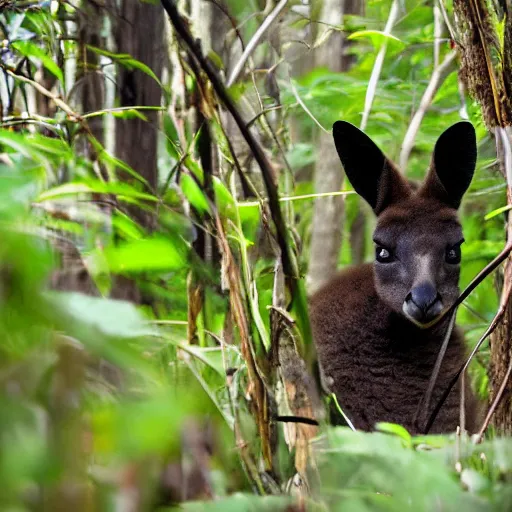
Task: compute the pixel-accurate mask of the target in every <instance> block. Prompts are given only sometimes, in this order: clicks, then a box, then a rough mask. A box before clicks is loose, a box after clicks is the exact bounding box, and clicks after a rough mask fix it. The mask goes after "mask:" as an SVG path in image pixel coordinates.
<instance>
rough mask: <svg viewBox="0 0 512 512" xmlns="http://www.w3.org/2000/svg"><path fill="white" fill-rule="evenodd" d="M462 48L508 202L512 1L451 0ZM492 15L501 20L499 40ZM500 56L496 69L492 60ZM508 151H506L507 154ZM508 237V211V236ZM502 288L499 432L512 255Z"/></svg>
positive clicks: (511, 392)
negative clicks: (489, 133) (504, 184)
mask: <svg viewBox="0 0 512 512" xmlns="http://www.w3.org/2000/svg"><path fill="white" fill-rule="evenodd" d="M453 8H454V13H455V15H456V20H457V22H458V26H457V29H458V36H459V38H460V44H459V45H458V47H459V51H460V54H461V64H462V66H461V77H462V79H463V81H464V82H465V83H466V85H467V88H468V90H469V91H470V93H471V94H472V95H473V96H474V97H475V98H476V99H477V100H478V101H479V102H480V104H481V106H482V113H483V117H484V121H485V124H486V125H487V128H488V129H489V130H490V131H491V132H493V133H494V136H495V138H496V147H497V153H498V160H499V162H500V168H501V171H502V173H503V175H504V178H505V179H506V180H507V184H508V190H507V192H508V193H507V200H508V204H509V205H510V204H512V193H511V189H512V162H511V161H510V158H511V157H512V150H511V147H512V137H511V134H512V129H511V126H512V57H511V55H512V5H511V3H510V1H508V0H507V1H505V0H501V1H500V2H493V3H490V2H486V1H485V0H454V2H453ZM490 10H494V11H495V12H490ZM496 20H499V21H500V22H503V23H504V26H505V33H504V39H503V43H502V42H501V41H500V37H499V35H498V30H497V27H496V25H495V23H496ZM497 61H501V62H500V64H501V65H500V67H501V69H499V68H498V66H496V63H497ZM507 154H508V156H507ZM511 237H512V223H511V219H510V213H509V218H508V226H507V238H508V241H509V242H510V240H511ZM503 276H504V281H503V289H502V293H501V304H500V306H501V309H502V310H503V312H504V314H503V317H502V319H501V321H500V323H499V324H498V327H497V328H496V330H495V332H494V333H493V334H492V335H491V340H490V341H491V343H490V344H491V368H490V377H491V402H492V403H493V406H495V405H497V407H496V410H495V412H494V416H493V418H492V421H493V423H494V426H495V427H496V428H497V430H498V432H499V433H501V434H510V433H512V385H511V379H510V373H511V371H510V370H511V368H512V367H511V364H512V300H511V289H512V259H511V258H510V257H509V259H508V260H507V261H506V262H505V268H504V273H503Z"/></svg>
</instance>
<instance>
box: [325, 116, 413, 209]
mask: <svg viewBox="0 0 512 512" xmlns="http://www.w3.org/2000/svg"><path fill="white" fill-rule="evenodd" d="M332 134H333V136H334V144H335V145H336V150H337V151H338V155H339V157H340V160H341V163H342V164H343V168H344V169H345V173H346V174H347V177H348V179H349V180H350V183H352V186H353V187H354V190H355V191H356V192H357V193H358V194H359V195H360V196H361V197H363V198H364V199H365V200H366V201H367V202H368V204H369V205H370V206H371V207H372V208H373V211H374V212H375V213H376V214H377V215H379V214H380V213H381V212H382V211H383V210H384V209H385V208H387V207H388V206H389V205H390V204H392V203H394V202H396V201H399V200H400V199H404V198H406V197H408V196H409V195H410V194H411V189H410V187H409V185H408V184H407V182H406V181H405V180H404V179H403V178H402V176H401V175H400V173H399V172H398V171H397V170H396V168H395V166H394V165H393V163H392V162H391V161H390V160H388V159H387V158H386V157H385V155H384V153H382V151H381V150H380V149H379V148H378V147H377V145H376V144H375V143H374V142H373V141H372V140H371V139H370V137H368V135H366V134H364V133H363V132H362V131H361V130H359V129H358V128H356V127H355V126H354V125H352V124H350V123H347V122H346V121H336V122H335V123H334V125H333V127H332Z"/></svg>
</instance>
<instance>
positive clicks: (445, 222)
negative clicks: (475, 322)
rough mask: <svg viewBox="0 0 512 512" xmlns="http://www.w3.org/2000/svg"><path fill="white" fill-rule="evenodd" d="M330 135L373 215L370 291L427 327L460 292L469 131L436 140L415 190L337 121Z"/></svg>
mask: <svg viewBox="0 0 512 512" xmlns="http://www.w3.org/2000/svg"><path fill="white" fill-rule="evenodd" d="M333 134H334V140H335V143H336V149H337V150H338V154H339V156H340V159H341V161H342V163H343V166H344V168H345V172H346V174H347V176H348V178H349V179H350V182H351V183H352V185H353V186H354V189H355V190H356V192H357V193H358V194H359V195H361V196H362V197H363V198H364V199H366V201H367V202H368V203H369V204H370V206H371V207H372V208H373V210H374V212H375V213H376V214H377V227H376V229H375V232H374V235H373V240H374V242H375V263H374V269H375V286H376V290H377V293H378V294H379V296H380V298H381V299H382V300H383V301H384V302H385V303H386V304H387V305H388V306H389V307H390V308H391V309H393V310H394V311H396V312H398V313H401V314H403V315H405V316H406V317H407V318H408V319H409V320H410V321H412V322H414V323H415V324H417V325H419V326H421V327H428V326H429V325H431V324H432V323H434V322H435V321H436V319H438V318H439V317H440V315H441V314H442V313H443V312H444V311H445V310H446V309H448V308H449V307H450V306H451V305H452V304H453V303H454V302H455V300H456V299H457V297H458V294H459V288H458V282H459V271H460V259H461V258H460V246H461V244H462V242H463V241H464V239H463V236H462V229H461V226H460V223H459V221H458V218H457V209H458V207H459V205H460V201H461V199H462V196H463V194H464V193H465V191H466V190H467V188H468V187H469V184H470V182H471V178H472V176H473V172H474V169H475V163H476V140H475V132H474V129H473V127H472V125H471V124H470V123H467V122H461V123H457V124H455V125H453V126H452V127H451V128H449V129H448V130H446V131H445V132H444V133H443V134H442V135H441V137H439V139H438V141H437V143H436V146H435V148H434V153H433V157H432V163H431V166H430V171H429V172H428V174H427V178H426V179H425V182H424V183H423V185H421V186H420V187H419V188H416V187H414V188H413V187H412V186H411V185H410V184H409V183H408V182H407V181H406V180H405V179H404V178H402V176H401V175H400V173H399V172H398V171H397V169H396V168H395V166H394V165H393V164H392V163H391V162H390V161H389V160H388V159H387V158H386V157H385V156H384V154H383V153H382V152H381V151H380V149H379V148H378V147H377V146H376V145H375V144H374V143H373V142H372V141H371V139H370V138H369V137H367V136H366V135H365V134H364V133H363V132H361V131H360V130H358V129H357V128H355V127H354V126H352V125H351V124H349V123H345V122H342V121H338V122H337V123H335V124H334V127H333Z"/></svg>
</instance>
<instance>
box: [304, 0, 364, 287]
mask: <svg viewBox="0 0 512 512" xmlns="http://www.w3.org/2000/svg"><path fill="white" fill-rule="evenodd" d="M362 8H363V2H362V1H361V0H323V4H322V7H321V10H320V14H319V22H320V23H322V22H325V23H326V25H323V24H321V25H320V31H319V34H318V38H321V37H324V34H325V30H330V28H329V27H330V26H332V25H341V24H342V22H343V15H344V13H346V14H356V13H357V14H359V13H360V12H362ZM344 47H346V44H345V42H344V38H343V34H342V32H341V31H338V30H337V31H332V32H331V34H330V35H329V38H328V39H327V41H326V42H325V43H324V44H322V45H321V46H320V47H319V48H317V50H316V54H315V65H316V66H317V67H327V68H328V69H329V70H330V71H334V72H341V71H346V70H347V69H348V68H349V67H350V65H351V64H352V57H350V56H348V55H345V54H344V52H343V50H344ZM329 128H330V127H329ZM343 178H344V172H343V168H342V166H341V164H340V161H339V158H338V154H337V153H336V149H335V147H334V143H333V140H332V135H331V133H330V131H329V133H325V132H323V131H322V132H320V133H319V134H318V138H317V161H316V166H315V177H314V186H315V192H316V193H328V192H336V191H339V190H340V189H341V186H342V184H343ZM343 224H344V197H343V196H331V197H321V198H318V199H317V200H316V201H315V206H314V211H313V222H312V234H311V250H310V261H309V269H308V275H307V284H308V291H309V292H310V293H314V292H315V291H316V290H318V289H319V288H320V287H321V286H322V285H323V284H325V283H326V282H327V281H328V280H329V279H330V278H331V277H332V276H333V275H334V274H335V272H336V269H337V266H338V259H339V254H340V250H341V243H342V234H343Z"/></svg>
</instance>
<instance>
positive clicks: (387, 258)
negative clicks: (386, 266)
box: [375, 245, 395, 263]
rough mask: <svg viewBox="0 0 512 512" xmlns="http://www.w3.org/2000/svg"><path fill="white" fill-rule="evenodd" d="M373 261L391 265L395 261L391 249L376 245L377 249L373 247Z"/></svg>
mask: <svg viewBox="0 0 512 512" xmlns="http://www.w3.org/2000/svg"><path fill="white" fill-rule="evenodd" d="M375 259H376V260H377V261H378V262H379V263H391V262H392V261H393V260H394V259H395V257H394V255H393V251H392V250H391V249H386V247H382V245H378V246H377V247H375Z"/></svg>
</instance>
